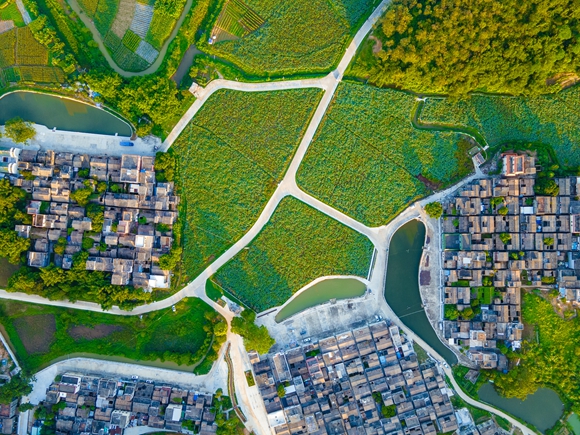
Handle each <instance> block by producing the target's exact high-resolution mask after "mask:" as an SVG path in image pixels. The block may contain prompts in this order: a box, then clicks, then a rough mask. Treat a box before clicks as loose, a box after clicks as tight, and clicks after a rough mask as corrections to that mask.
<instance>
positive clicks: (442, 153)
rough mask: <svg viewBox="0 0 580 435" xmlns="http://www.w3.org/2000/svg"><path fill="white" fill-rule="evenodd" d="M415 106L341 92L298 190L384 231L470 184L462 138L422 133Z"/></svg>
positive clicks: (397, 97) (362, 92)
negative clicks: (418, 204) (418, 205)
mask: <svg viewBox="0 0 580 435" xmlns="http://www.w3.org/2000/svg"><path fill="white" fill-rule="evenodd" d="M414 104H415V99H414V97H413V96H411V95H408V94H405V93H403V92H398V91H393V90H389V89H377V88H373V87H369V86H363V85H358V84H348V83H343V84H341V85H340V86H339V88H338V90H337V93H336V95H335V98H334V101H333V102H332V103H331V106H330V108H329V111H328V112H327V114H326V116H325V119H324V120H323V122H322V124H321V126H320V127H319V130H318V133H317V134H316V136H315V138H314V140H313V142H312V144H311V145H310V148H309V150H308V152H307V154H306V157H305V158H304V160H303V162H302V165H301V166H300V169H299V170H298V175H297V181H298V184H299V185H300V186H301V187H302V188H303V189H304V190H306V191H307V192H308V193H310V194H312V195H313V196H315V197H317V198H319V199H320V200H322V201H324V202H326V203H327V204H329V205H331V206H332V207H335V208H337V209H338V210H340V211H342V212H344V213H346V214H348V215H349V216H351V217H353V218H355V219H357V220H359V221H361V222H363V223H365V224H367V225H370V226H378V225H383V224H385V223H387V222H388V221H389V220H390V219H392V218H393V217H395V216H396V215H397V214H398V213H399V212H400V211H402V210H403V209H404V208H405V207H406V206H407V205H408V204H409V202H410V201H412V200H414V199H416V198H418V197H421V196H425V195H426V194H428V193H429V192H430V191H431V189H432V188H434V187H441V186H443V185H445V184H449V183H450V182H452V181H455V180H456V179H458V178H461V177H463V176H465V175H466V173H468V172H469V171H470V170H471V169H472V166H470V165H471V162H470V160H469V158H468V157H467V161H466V153H465V152H464V148H465V147H463V146H461V145H460V140H461V136H460V135H458V134H456V133H440V132H430V131H424V130H417V129H415V128H414V127H413V126H412V124H411V121H410V119H411V114H412V111H413V108H414ZM458 162H461V164H458Z"/></svg>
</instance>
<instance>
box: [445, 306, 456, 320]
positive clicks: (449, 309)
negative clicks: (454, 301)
mask: <svg viewBox="0 0 580 435" xmlns="http://www.w3.org/2000/svg"><path fill="white" fill-rule="evenodd" d="M444 315H445V318H446V319H449V320H457V318H458V317H459V310H458V309H457V307H456V306H455V305H450V304H446V305H445V308H444Z"/></svg>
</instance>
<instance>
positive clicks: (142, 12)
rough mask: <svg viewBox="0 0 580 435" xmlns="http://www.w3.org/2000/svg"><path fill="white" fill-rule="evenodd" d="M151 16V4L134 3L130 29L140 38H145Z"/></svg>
mask: <svg viewBox="0 0 580 435" xmlns="http://www.w3.org/2000/svg"><path fill="white" fill-rule="evenodd" d="M152 18H153V6H149V5H143V4H141V3H135V14H134V15H133V21H132V22H131V27H130V29H131V30H132V31H133V32H135V33H136V34H137V35H139V36H140V37H141V38H145V36H147V31H148V30H149V25H150V24H151V19H152Z"/></svg>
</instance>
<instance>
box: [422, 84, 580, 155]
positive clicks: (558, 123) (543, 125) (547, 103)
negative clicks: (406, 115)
mask: <svg viewBox="0 0 580 435" xmlns="http://www.w3.org/2000/svg"><path fill="white" fill-rule="evenodd" d="M578 98H580V89H579V88H578V87H577V86H575V87H573V88H571V89H567V90H564V91H562V92H560V93H558V94H555V95H544V96H536V97H505V96H503V97H502V96H492V95H472V96H470V97H468V98H465V99H461V100H456V99H440V98H428V99H427V101H426V102H425V105H424V106H423V111H422V113H421V115H420V116H421V121H422V122H425V123H428V124H429V123H433V124H447V125H460V126H468V127H473V128H475V129H477V130H478V131H479V132H480V133H481V134H482V135H483V136H484V137H485V140H486V141H487V143H488V144H489V145H490V146H492V147H495V146H498V145H500V144H503V143H505V142H510V141H526V142H541V143H544V144H548V145H550V146H552V147H553V148H554V150H555V151H556V154H557V155H558V158H559V160H560V161H561V162H562V163H563V164H564V165H566V166H579V165H580V146H579V145H578V142H579V140H580V114H579V112H578V110H577V102H578Z"/></svg>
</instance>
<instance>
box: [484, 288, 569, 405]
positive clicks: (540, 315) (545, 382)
mask: <svg viewBox="0 0 580 435" xmlns="http://www.w3.org/2000/svg"><path fill="white" fill-rule="evenodd" d="M522 301H523V305H522V318H523V322H524V323H525V324H526V325H530V326H531V327H533V328H534V330H535V331H534V332H533V333H532V334H533V336H534V338H529V339H528V340H526V341H524V342H523V347H522V351H521V352H517V353H515V352H512V351H510V350H508V349H504V353H506V354H507V356H508V358H509V360H510V367H511V368H510V371H509V372H508V373H507V374H503V373H500V372H493V373H491V377H492V379H493V380H494V382H495V384H494V386H495V388H496V389H497V390H498V391H499V392H500V393H501V394H502V395H504V396H506V397H519V398H521V399H523V398H525V397H526V396H527V395H528V394H532V393H534V392H535V391H536V390H537V389H538V388H539V387H544V386H545V387H548V388H552V389H553V390H555V391H556V392H557V393H558V394H559V395H560V398H561V399H562V401H563V402H564V404H565V405H566V408H567V409H569V410H571V411H573V412H576V413H578V412H580V385H579V384H578V382H577V381H576V376H577V373H578V372H579V371H580V347H578V340H580V319H579V318H578V317H577V316H574V317H573V318H570V319H568V320H564V319H563V318H562V317H560V316H559V315H558V314H556V312H555V311H554V308H553V306H552V304H551V303H550V302H549V301H548V300H546V299H545V298H543V297H540V296H538V295H536V294H534V293H526V294H525V295H523V297H522Z"/></svg>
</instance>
